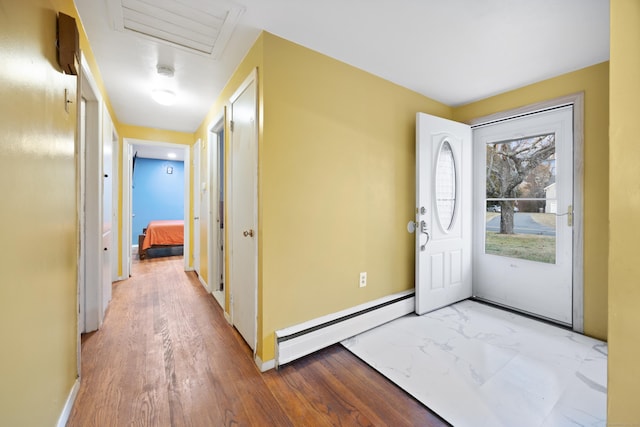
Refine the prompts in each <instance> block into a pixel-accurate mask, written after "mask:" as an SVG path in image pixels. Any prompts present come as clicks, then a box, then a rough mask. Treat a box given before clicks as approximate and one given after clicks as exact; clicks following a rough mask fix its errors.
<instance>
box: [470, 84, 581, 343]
mask: <svg viewBox="0 0 640 427" xmlns="http://www.w3.org/2000/svg"><path fill="white" fill-rule="evenodd" d="M566 105H573V214H574V215H573V230H574V232H573V292H572V293H573V330H574V331H576V332H580V333H583V332H584V233H583V230H584V182H583V177H584V92H579V93H575V94H570V95H566V96H562V97H559V98H554V99H550V100H548V101H542V102H538V103H535V104H531V105H527V106H524V107H519V108H515V109H511V110H507V111H502V112H499V113H495V114H491V115H487V116H483V117H478V118H476V119H473V120H471V121H469V123H468V124H469V125H471V127H472V128H474V127H477V126H481V125H486V124H489V123H492V122H499V121H503V120H507V119H511V118H515V117H519V116H526V115H529V114H533V113H538V112H541V111H544V110H548V109H552V108H557V107H561V106H566ZM474 174H475V171H474Z"/></svg>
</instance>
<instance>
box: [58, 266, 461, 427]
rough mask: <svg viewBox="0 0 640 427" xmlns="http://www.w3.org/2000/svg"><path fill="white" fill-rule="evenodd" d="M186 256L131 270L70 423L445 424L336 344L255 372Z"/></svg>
mask: <svg viewBox="0 0 640 427" xmlns="http://www.w3.org/2000/svg"><path fill="white" fill-rule="evenodd" d="M182 266H183V261H182V257H171V258H157V259H150V260H144V261H139V262H136V263H134V269H133V277H132V278H131V279H129V280H126V281H123V282H119V283H116V284H114V288H113V300H112V302H111V304H110V306H109V309H108V312H107V316H106V319H105V322H104V325H103V327H102V329H100V330H99V331H98V332H95V333H91V334H87V335H86V336H83V339H82V381H81V386H80V391H79V394H78V397H77V400H76V403H75V406H74V408H73V411H72V413H71V417H70V420H69V423H68V426H83V427H85V426H232V425H233V426H236V425H238V426H331V425H334V426H337V425H339V426H352V425H354V426H371V425H373V426H384V425H389V426H446V425H448V424H447V423H445V422H444V421H442V420H441V419H439V418H438V417H437V416H436V415H434V414H433V413H432V412H430V411H429V410H428V409H427V408H425V407H424V406H422V405H421V404H420V403H418V402H417V401H415V400H414V399H413V398H411V397H410V396H409V395H407V394H406V393H405V392H404V391H402V390H401V389H399V388H398V387H397V386H395V385H394V384H393V383H391V382H389V381H388V380H387V379H385V378H384V377H382V376H381V375H380V374H378V373H377V372H376V371H374V370H373V369H371V368H370V367H369V366H367V365H366V364H364V363H363V362H362V361H360V360H359V359H357V358H356V357H355V356H353V355H352V354H351V353H349V352H348V351H347V350H345V349H344V348H342V347H341V346H339V345H335V346H332V347H329V348H328V349H325V350H323V351H320V352H318V353H316V354H314V355H311V356H308V357H306V358H303V359H301V360H298V361H296V362H293V363H290V364H288V365H286V366H284V367H282V368H281V369H280V370H277V371H276V370H271V371H269V372H266V373H263V374H261V373H260V372H259V371H258V369H257V368H256V366H255V364H254V363H253V360H252V355H251V351H250V349H249V347H248V346H247V345H246V344H245V342H244V341H243V340H242V338H241V336H240V335H239V334H238V332H237V331H236V330H235V329H234V328H233V327H232V326H230V325H229V324H228V323H227V322H226V320H225V319H224V316H223V312H222V310H221V309H220V307H219V306H218V304H217V302H216V301H215V300H214V299H213V297H212V296H211V295H209V294H207V293H206V291H205V290H204V288H203V287H202V285H200V283H199V282H198V280H197V278H196V276H195V274H194V273H185V272H184V271H182V270H183V267H182Z"/></svg>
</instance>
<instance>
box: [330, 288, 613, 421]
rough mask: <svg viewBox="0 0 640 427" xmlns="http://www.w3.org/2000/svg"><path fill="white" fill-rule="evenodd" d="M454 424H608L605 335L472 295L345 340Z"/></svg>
mask: <svg viewBox="0 0 640 427" xmlns="http://www.w3.org/2000/svg"><path fill="white" fill-rule="evenodd" d="M342 344H343V345H344V346H345V347H346V348H347V349H349V350H350V351H351V352H352V353H354V354H355V355H356V356H358V357H359V358H361V359H362V360H364V361H365V362H366V363H368V364H369V365H371V366H372V367H373V368H374V369H376V370H377V371H379V372H380V373H381V374H383V375H384V376H386V377H387V378H389V379H390V380H391V381H393V382H395V383H396V384H397V385H398V386H400V387H401V388H403V389H404V390H405V391H407V392H408V393H409V394H411V395H412V396H414V397H415V398H416V399H418V400H419V401H420V402H422V403H423V404H424V405H425V406H427V407H428V408H430V409H431V410H433V411H435V412H436V413H438V415H440V416H441V417H443V418H444V419H445V420H447V421H448V422H449V423H451V424H452V425H454V426H455V427H483V426H487V427H498V426H507V427H528V426H544V427H548V426H574V427H575V426H605V425H606V412H607V344H606V343H605V342H602V341H599V340H596V339H593V338H589V337H586V336H584V335H580V334H577V333H574V332H571V331H568V330H566V329H563V328H559V327H556V326H553V325H550V324H547V323H544V322H540V321H537V320H534V319H531V318H528V317H524V316H521V315H518V314H514V313H512V312H509V311H505V310H501V309H499V308H495V307H492V306H489V305H486V304H482V303H478V302H474V301H470V300H466V301H462V302H459V303H457V304H454V305H451V306H448V307H445V308H442V309H440V310H436V311H434V312H432V313H428V314H425V315H423V316H417V315H408V316H405V317H402V318H400V319H397V320H394V321H392V322H389V323H387V324H385V325H382V326H380V327H378V328H375V329H372V330H370V331H367V332H365V333H363V334H360V335H357V336H355V337H353V338H349V339H347V340H345V341H343V342H342Z"/></svg>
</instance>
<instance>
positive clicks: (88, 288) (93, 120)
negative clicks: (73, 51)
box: [78, 55, 110, 332]
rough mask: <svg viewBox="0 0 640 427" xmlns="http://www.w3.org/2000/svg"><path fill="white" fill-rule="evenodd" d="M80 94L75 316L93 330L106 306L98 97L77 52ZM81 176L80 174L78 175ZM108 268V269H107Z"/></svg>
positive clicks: (83, 60) (88, 328)
mask: <svg viewBox="0 0 640 427" xmlns="http://www.w3.org/2000/svg"><path fill="white" fill-rule="evenodd" d="M80 62H81V75H80V79H79V80H80V97H81V98H82V99H83V100H84V102H81V104H82V107H83V110H84V112H83V113H82V117H84V119H81V120H83V121H84V124H80V126H81V127H83V128H84V130H83V135H82V137H83V141H82V142H81V145H83V146H84V168H83V171H82V172H81V173H82V174H83V175H84V182H83V187H84V188H83V190H82V191H83V195H82V196H83V198H84V206H82V207H81V215H82V216H83V218H82V220H81V223H82V222H83V223H84V230H83V231H82V232H81V241H80V247H81V255H80V256H81V259H82V261H81V262H82V267H83V268H84V272H83V273H82V274H79V277H81V278H82V282H81V283H79V284H78V286H79V287H80V294H83V298H82V300H81V304H80V310H79V317H81V318H82V321H79V326H80V324H83V325H82V326H83V328H82V329H79V331H80V332H91V331H95V330H97V329H98V328H99V327H100V325H101V324H102V319H103V314H104V310H105V309H106V307H105V306H104V299H103V295H104V294H103V292H104V291H103V283H104V282H103V280H104V277H105V276H104V271H103V265H104V262H105V253H104V252H105V251H104V246H103V239H102V238H103V171H102V169H103V133H102V124H103V117H102V99H101V97H100V91H99V90H98V88H97V85H96V83H95V80H94V78H93V76H92V74H91V71H90V69H89V66H88V64H87V62H86V59H85V57H84V55H82V56H81V61H80ZM81 179H82V178H81ZM109 272H110V270H109Z"/></svg>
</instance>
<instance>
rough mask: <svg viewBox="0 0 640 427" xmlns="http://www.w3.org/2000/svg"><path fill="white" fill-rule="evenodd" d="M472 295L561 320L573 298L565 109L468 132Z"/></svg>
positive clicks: (569, 120)
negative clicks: (470, 135) (471, 187)
mask: <svg viewBox="0 0 640 427" xmlns="http://www.w3.org/2000/svg"><path fill="white" fill-rule="evenodd" d="M473 145H474V149H473V150H474V171H475V176H474V182H475V185H474V193H475V198H474V262H473V269H474V296H476V297H478V298H481V299H484V300H488V301H490V302H494V303H497V304H500V305H504V306H507V307H511V308H515V309H517V310H520V311H524V312H528V313H531V314H534V315H536V316H540V317H544V318H548V319H551V320H554V321H556V322H561V323H564V324H567V325H571V324H572V314H573V311H572V302H573V296H572V292H573V281H572V271H573V231H572V220H573V209H572V205H573V163H574V160H573V111H572V107H571V106H568V107H563V108H559V109H554V110H550V111H544V112H540V113H536V114H531V115H527V116H524V117H519V118H514V119H509V120H503V121H500V122H498V123H494V124H488V125H484V126H480V127H477V128H475V129H474V130H473Z"/></svg>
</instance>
